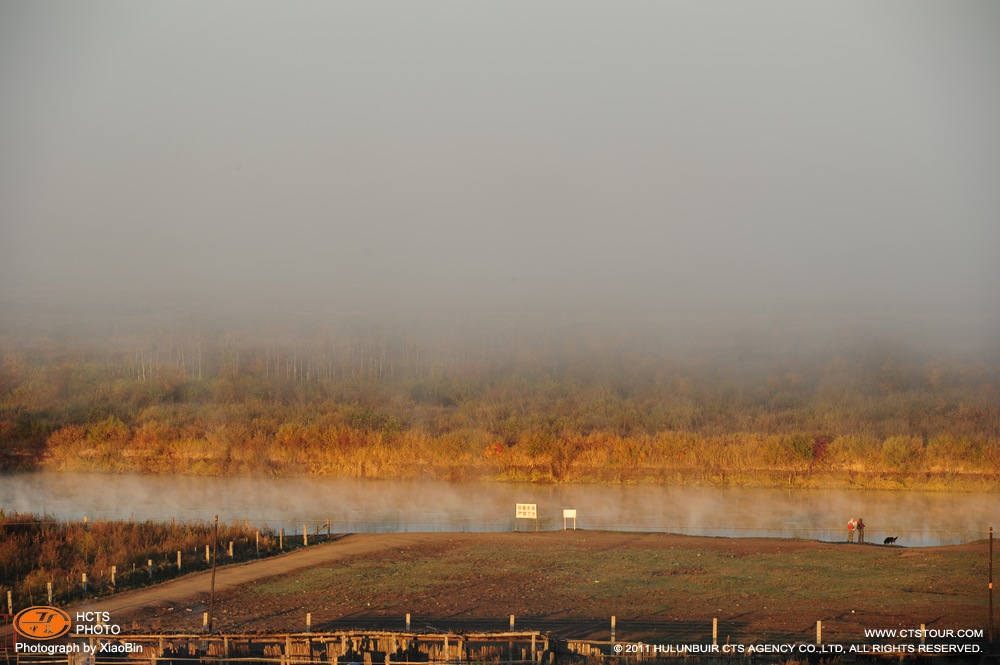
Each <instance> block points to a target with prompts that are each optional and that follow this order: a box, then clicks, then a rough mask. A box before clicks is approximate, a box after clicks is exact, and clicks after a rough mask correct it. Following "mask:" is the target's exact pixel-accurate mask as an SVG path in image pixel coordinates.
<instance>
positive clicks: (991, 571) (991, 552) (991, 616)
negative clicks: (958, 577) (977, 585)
mask: <svg viewBox="0 0 1000 665" xmlns="http://www.w3.org/2000/svg"><path fill="white" fill-rule="evenodd" d="M990 651H991V652H992V651H993V527H990Z"/></svg>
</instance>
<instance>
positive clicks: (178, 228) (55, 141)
mask: <svg viewBox="0 0 1000 665" xmlns="http://www.w3.org/2000/svg"><path fill="white" fill-rule="evenodd" d="M0 91H2V93H0V95H2V99H3V101H2V102H0V299H3V300H4V301H6V302H8V303H11V302H16V303H23V302H30V303H36V304H38V303H41V304H46V303H48V304H53V305H54V306H58V305H59V304H60V303H66V302H73V303H75V304H76V305H77V306H80V305H81V304H82V305H84V306H86V305H87V304H88V303H91V302H93V303H95V306H96V305H97V304H100V303H107V302H109V301H128V302H139V303H147V304H149V305H150V306H155V304H156V303H159V302H172V303H176V302H182V303H183V302H188V301H190V302H192V303H194V302H199V303H215V302H219V303H225V302H229V303H239V306H240V307H248V308H254V307H259V308H264V309H266V308H267V307H270V306H272V305H273V304H275V303H288V302H297V303H306V302H309V303H313V304H315V305H316V306H318V307H332V308H336V307H355V308H359V307H360V308H363V309H369V310H371V311H375V312H383V313H384V312H386V311H393V310H394V309H399V308H410V309H415V310H420V309H421V308H427V309H428V311H431V310H433V311H467V312H475V311H489V310H490V309H491V308H494V307H501V308H502V307H515V308H516V307H519V306H525V307H530V308H532V311H536V312H550V313H553V315H556V314H555V313H564V312H576V313H578V314H579V313H583V314H588V313H593V314H594V315H595V316H602V315H610V314H605V313H607V312H611V311H625V312H634V313H639V312H642V313H646V314H649V315H651V316H653V315H655V314H656V313H658V312H660V313H662V312H671V311H678V310H684V311H722V312H727V311H729V312H744V311H757V312H761V311H764V312H776V313H777V312H786V311H822V312H837V313H840V315H842V316H843V317H845V318H847V319H850V318H851V317H853V316H861V315H865V314H866V313H871V312H880V313H888V314H887V315H894V314H895V313H904V312H905V313H913V312H916V313H917V315H918V316H919V317H923V319H922V320H928V319H931V320H933V319H935V318H937V319H945V318H948V317H955V316H958V317H961V318H963V319H964V320H967V321H977V322H979V323H978V324H976V325H981V326H983V329H982V331H981V332H984V333H989V334H992V333H993V332H996V330H997V326H1000V305H998V302H1000V297H998V295H997V294H998V293H1000V267H998V266H1000V261H998V260H997V248H998V247H1000V186H998V184H1000V179H998V176H1000V3H996V2H993V1H991V0H985V1H982V2H975V1H969V0H956V1H952V2H925V1H922V0H917V1H906V2H902V1H899V2H892V1H890V2H882V3H869V2H860V1H858V2H851V1H848V2H798V1H795V2H792V1H780V0H774V1H762V2H717V1H713V0H708V1H705V0H698V1H691V2H682V1H677V2H614V3H612V2H587V1H583V2H577V1H574V2H563V1H554V2H545V3H538V2H518V1H512V2H468V1H467V0H463V1H455V2H448V1H429V2H380V1H375V2H358V3H347V2H308V1H292V2H280V3H279V2H256V1H253V0H241V1H230V0H222V1H220V2H210V3H209V2H200V1H198V2H194V1H185V0H180V1H171V2H154V1H148V2H134V1H132V0H123V1H105V0H96V1H93V2H78V3H67V2H53V1H49V0H30V1H21V0H0ZM8 311H10V310H8ZM0 316H3V314H0Z"/></svg>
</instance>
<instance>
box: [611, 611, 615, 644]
mask: <svg viewBox="0 0 1000 665" xmlns="http://www.w3.org/2000/svg"><path fill="white" fill-rule="evenodd" d="M615 623H616V620H615V617H614V615H612V616H611V641H612V642H614V641H615Z"/></svg>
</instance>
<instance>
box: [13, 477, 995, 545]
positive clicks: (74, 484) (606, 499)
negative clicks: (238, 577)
mask: <svg viewBox="0 0 1000 665" xmlns="http://www.w3.org/2000/svg"><path fill="white" fill-rule="evenodd" d="M516 503H534V504H536V505H537V509H538V520H537V524H536V522H535V521H533V520H530V521H529V520H516V519H515V515H514V505H515V504H516ZM0 508H3V510H5V511H7V512H12V511H17V512H29V513H35V514H48V515H52V516H54V517H56V518H59V519H82V518H83V517H84V516H87V517H88V518H89V519H136V520H170V519H171V518H174V519H177V520H182V521H191V520H205V521H208V520H211V519H212V517H213V516H214V515H216V514H218V515H219V518H220V519H221V520H224V521H227V522H229V521H233V520H238V521H243V520H249V521H250V522H251V523H252V524H257V525H265V524H266V525H268V526H270V527H272V528H275V529H277V528H284V529H285V530H286V533H301V530H302V525H303V524H308V525H309V529H310V531H313V530H315V529H316V527H317V525H319V524H324V523H325V522H326V520H330V523H331V530H332V531H333V532H334V533H350V532H392V531H510V530H514V529H515V528H519V529H522V530H526V529H531V530H533V529H535V528H538V529H544V530H551V529H561V528H563V511H564V510H566V509H572V510H576V513H577V527H578V528H582V529H609V530H618V531H661V532H671V533H684V534H691V535H704V536H726V537H757V536H769V537H780V538H811V539H817V540H826V541H837V540H844V539H845V538H846V524H847V520H848V519H849V518H850V517H852V516H853V517H863V518H864V520H865V524H867V525H868V529H867V536H868V538H867V539H868V541H869V542H878V543H881V542H882V539H883V538H885V537H886V536H899V543H900V544H901V545H904V546H906V545H909V546H918V545H944V544H957V543H964V542H969V541H972V540H979V539H982V538H986V537H987V532H988V530H989V527H990V526H991V525H992V526H1000V520H998V518H1000V495H998V494H972V493H931V492H862V491H839V490H838V491H832V490H792V491H787V490H773V489H727V488H709V487H697V486H696V487H660V486H644V485H626V486H604V485H530V484H514V483H468V484H455V483H447V482H437V481H427V482H418V481H372V480H345V479H317V478H304V479H295V478H212V477H209V478H206V477H194V476H140V475H128V474H119V475H108V474H82V473H24V474H8V475H2V476H0ZM568 525H569V526H572V522H569V524H568Z"/></svg>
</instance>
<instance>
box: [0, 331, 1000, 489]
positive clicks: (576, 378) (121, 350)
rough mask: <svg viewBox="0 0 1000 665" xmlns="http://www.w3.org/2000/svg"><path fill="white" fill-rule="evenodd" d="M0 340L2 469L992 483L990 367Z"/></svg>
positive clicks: (998, 385)
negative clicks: (0, 363)
mask: <svg viewBox="0 0 1000 665" xmlns="http://www.w3.org/2000/svg"><path fill="white" fill-rule="evenodd" d="M470 330H475V331H476V332H468V331H465V330H463V331H455V330H449V329H445V328H444V327H442V329H434V328H428V327H426V326H424V327H417V328H416V329H415V331H414V332H411V333H399V332H391V331H390V328H389V327H388V326H381V327H380V326H377V325H374V324H373V325H370V326H367V327H364V326H354V327H353V328H346V327H336V326H329V325H321V324H316V325H314V326H302V327H301V328H300V329H295V330H292V331H291V332H287V331H285V332H282V333H280V334H279V333H276V332H271V331H269V329H267V328H264V327H259V326H257V327H246V328H233V329H230V330H228V331H208V332H206V331H204V330H202V331H200V332H189V331H186V330H185V329H184V328H183V327H182V326H174V327H173V328H172V329H171V327H169V326H167V327H157V326H152V325H150V326H148V327H147V329H144V330H143V329H141V328H136V327H133V329H132V331H131V332H129V333H128V334H127V335H121V334H117V333H115V332H114V331H111V330H109V331H108V332H107V334H88V335H84V336H83V337H84V338H85V339H81V338H80V337H79V336H74V335H73V334H72V333H71V332H64V333H62V334H57V335H37V334H33V335H29V336H24V335H21V336H15V335H5V336H3V337H0V344H2V346H0V353H2V354H3V355H2V369H0V468H2V469H3V470H8V471H10V470H39V469H44V470H93V471H106V472H138V473H186V474H238V475H317V476H331V477H335V476H340V477H353V478H417V477H432V478H441V479H453V480H479V479H489V480H505V481H532V482H652V483H707V484H716V485H753V486H795V487H871V488H899V489H944V490H947V489H979V490H983V489H985V490H994V489H998V488H1000V484H998V480H1000V472H998V470H1000V366H998V365H997V363H991V362H988V361H984V360H977V359H975V358H974V357H972V356H969V355H963V354H961V353H937V352H928V353H919V352H916V351H912V350H908V349H907V348H906V347H905V345H903V344H896V343H892V342H891V341H882V342H881V343H871V342H865V343H864V344H862V343H860V342H855V341H851V340H841V341H839V342H835V343H832V344H831V343H829V341H828V340H819V339H817V340H815V342H814V343H812V344H808V343H806V344H798V345H791V344H789V343H787V342H786V341H783V339H782V338H781V336H780V335H779V336H773V337H767V336H763V337H760V336H757V337H754V338H753V339H752V341H751V340H749V339H746V338H744V337H743V336H741V334H740V332H739V331H733V332H732V333H731V334H730V335H729V338H728V339H722V340H721V341H720V340H713V341H712V342H711V343H709V342H707V341H703V340H701V339H700V338H699V337H698V336H689V337H686V338H685V341H683V342H679V341H676V340H675V341H673V342H671V343H667V342H666V341H664V338H665V335H664V334H663V333H655V332H652V331H646V332H640V328H638V327H637V328H636V329H631V328H629V327H628V326H624V325H623V326H620V327H619V328H618V329H612V328H605V329H603V330H601V331H592V330H591V331H588V329H586V328H584V327H576V326H569V325H567V326H564V327H563V329H561V330H555V329H553V330H549V331H548V332H546V333H544V334H537V333H536V332H535V331H531V332H530V334H529V332H524V331H522V330H520V329H519V328H518V327H517V326H509V327H507V328H504V327H503V326H496V327H493V328H491V327H490V326H479V327H473V328H470Z"/></svg>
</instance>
